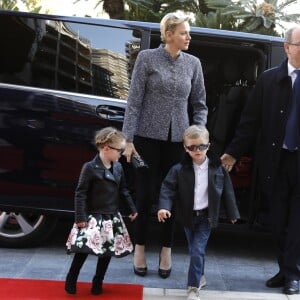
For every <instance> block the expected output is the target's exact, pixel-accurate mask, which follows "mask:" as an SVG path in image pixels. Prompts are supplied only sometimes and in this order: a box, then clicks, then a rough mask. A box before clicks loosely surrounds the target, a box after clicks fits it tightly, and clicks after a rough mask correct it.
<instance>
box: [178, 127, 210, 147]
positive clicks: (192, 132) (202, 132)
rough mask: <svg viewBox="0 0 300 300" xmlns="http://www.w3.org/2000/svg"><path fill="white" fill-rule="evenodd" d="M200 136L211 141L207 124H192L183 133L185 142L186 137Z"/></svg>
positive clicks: (195, 137)
mask: <svg viewBox="0 0 300 300" xmlns="http://www.w3.org/2000/svg"><path fill="white" fill-rule="evenodd" d="M199 137H201V138H203V139H204V140H205V141H207V143H208V142H209V132H208V130H207V129H206V127H205V126H199V125H191V126H190V127H188V128H187V129H186V130H185V132H184V134H183V142H185V141H186V139H197V138H199Z"/></svg>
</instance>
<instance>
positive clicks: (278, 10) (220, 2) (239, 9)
mask: <svg viewBox="0 0 300 300" xmlns="http://www.w3.org/2000/svg"><path fill="white" fill-rule="evenodd" d="M297 1H298V0H286V1H284V2H282V3H278V2H279V1H277V0H264V1H263V2H261V3H259V2H260V1H258V0H238V1H234V0H206V4H207V6H208V7H209V8H211V9H215V10H216V11H218V12H219V13H220V14H221V15H222V16H229V17H233V18H234V19H235V20H236V22H235V26H234V29H235V30H238V31H245V32H255V33H261V34H269V35H279V33H278V32H277V31H276V26H278V27H280V28H281V29H285V27H284V25H283V24H282V23H281V22H282V21H284V22H295V23H296V22H299V19H300V14H294V13H292V14H288V13H287V12H286V9H287V8H288V7H290V6H291V5H292V4H295V3H297Z"/></svg>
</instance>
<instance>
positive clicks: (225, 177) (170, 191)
mask: <svg viewBox="0 0 300 300" xmlns="http://www.w3.org/2000/svg"><path fill="white" fill-rule="evenodd" d="M183 143H184V148H185V151H186V152H187V155H186V157H185V158H184V160H183V161H182V162H181V163H179V164H176V165H175V166H173V167H172V168H171V169H170V171H169V173H168V175H167V176H166V178H165V179H164V181H163V183H162V187H161V191H160V198H159V204H158V213H157V216H158V220H159V222H165V220H166V219H167V218H169V217H170V216H171V211H174V212H175V213H176V217H177V218H178V219H179V220H180V221H181V223H183V226H184V231H185V235H186V238H187V241H188V248H189V255H190V265H189V270H188V282H187V283H188V298H187V299H188V300H199V299H200V296H199V290H200V289H201V287H203V286H204V285H205V284H206V282H205V278H204V276H203V275H204V261H205V249H206V245H207V241H208V238H209V236H210V232H211V228H214V227H217V225H218V219H219V211H220V205H221V201H223V203H224V205H225V208H226V210H227V214H228V217H229V219H230V220H231V222H232V223H233V224H234V223H235V222H236V220H237V219H238V218H239V217H240V216H239V211H238V208H237V205H236V201H235V195H234V190H233V187H232V183H231V180H230V177H229V174H228V172H227V171H226V169H225V168H223V167H222V166H221V162H220V160H219V159H218V158H216V157H213V155H212V153H211V152H210V151H208V149H209V133H208V131H207V129H206V128H205V127H200V126H197V125H192V126H190V127H189V128H188V129H186V131H185V132H184V135H183Z"/></svg>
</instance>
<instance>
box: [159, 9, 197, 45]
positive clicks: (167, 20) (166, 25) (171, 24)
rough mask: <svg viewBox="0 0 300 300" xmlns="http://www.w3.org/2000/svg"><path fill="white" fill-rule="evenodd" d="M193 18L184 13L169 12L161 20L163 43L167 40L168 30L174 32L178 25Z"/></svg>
mask: <svg viewBox="0 0 300 300" xmlns="http://www.w3.org/2000/svg"><path fill="white" fill-rule="evenodd" d="M190 20H191V19H190V17H189V16H187V15H184V14H182V13H177V12H176V13H168V14H166V15H165V16H164V17H163V18H162V19H161V21H160V38H161V40H162V42H163V43H165V42H166V32H167V31H172V32H174V31H175V29H176V27H177V25H178V24H181V23H183V22H189V21H190Z"/></svg>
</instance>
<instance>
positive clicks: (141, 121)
mask: <svg viewBox="0 0 300 300" xmlns="http://www.w3.org/2000/svg"><path fill="white" fill-rule="evenodd" d="M160 31H161V40H162V44H161V45H160V47H158V48H156V49H147V50H143V51H140V52H139V54H138V57H137V60H136V62H135V66H134V70H133V74H132V80H131V86H130V91H129V96H128V103H127V108H126V112H125V120H124V125H123V132H124V133H125V135H126V138H127V143H126V149H125V152H124V155H125V156H126V158H127V161H128V162H129V161H130V159H131V156H132V155H133V154H135V155H140V156H141V157H142V158H143V159H144V160H145V161H146V163H147V164H148V166H149V168H148V170H142V171H140V172H139V173H138V174H137V176H136V205H137V209H138V214H139V215H138V217H137V219H136V222H135V223H136V224H135V225H136V226H135V236H134V237H135V252H134V262H133V264H134V272H135V274H137V275H139V276H145V275H146V273H147V267H148V266H147V262H146V256H145V245H146V243H147V241H148V231H149V230H148V225H149V224H148V223H149V222H148V219H149V216H150V212H151V207H152V204H153V203H156V202H157V200H158V194H159V188H160V185H161V181H162V179H163V178H164V177H165V175H166V174H167V172H168V170H169V169H170V167H171V166H172V165H174V164H175V163H177V162H179V161H180V160H181V158H182V156H183V148H182V135H183V132H184V130H185V129H186V128H187V127H188V126H189V125H190V123H193V124H199V125H205V124H206V119H207V106H206V93H205V88H204V80H203V72H202V67H201V63H200V61H199V59H198V58H196V57H194V56H192V55H190V54H188V53H185V52H183V51H185V50H188V48H189V44H190V41H191V36H190V25H189V17H187V16H186V15H182V14H178V13H169V14H167V15H165V16H164V17H163V19H162V20H161V23H160ZM188 106H190V107H191V109H192V114H191V117H189V113H188ZM160 226H162V227H161V229H160V230H159V232H160V236H159V237H158V239H159V241H160V245H161V250H160V254H159V259H158V261H159V266H158V274H159V276H160V277H162V278H167V277H169V275H170V273H171V267H172V262H171V247H172V243H173V228H174V221H173V218H172V217H170V218H169V219H168V220H166V222H164V223H163V224H161V225H160Z"/></svg>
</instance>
